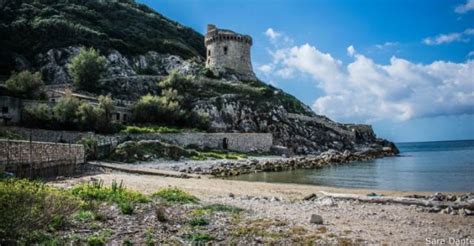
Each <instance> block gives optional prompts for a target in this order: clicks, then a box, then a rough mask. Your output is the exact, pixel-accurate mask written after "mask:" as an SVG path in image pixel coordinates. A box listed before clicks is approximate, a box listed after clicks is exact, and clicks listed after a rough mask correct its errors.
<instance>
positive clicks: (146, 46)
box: [0, 0, 205, 75]
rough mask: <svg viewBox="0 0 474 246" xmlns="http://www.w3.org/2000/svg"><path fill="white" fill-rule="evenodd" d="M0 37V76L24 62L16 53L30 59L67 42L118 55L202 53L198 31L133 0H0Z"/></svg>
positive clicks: (27, 59) (64, 45) (188, 54)
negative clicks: (19, 59)
mask: <svg viewBox="0 0 474 246" xmlns="http://www.w3.org/2000/svg"><path fill="white" fill-rule="evenodd" d="M0 37H1V39H0V75H8V74H9V73H10V71H11V70H12V69H14V68H16V67H18V65H20V67H21V66H22V65H23V66H27V65H28V64H18V63H21V62H22V61H18V59H16V58H17V57H18V55H20V57H24V58H25V59H24V60H26V61H31V60H32V59H33V58H34V56H35V55H37V54H38V53H43V52H47V51H48V50H50V49H54V48H63V47H68V46H93V47H95V48H98V49H100V50H102V51H107V50H110V49H114V50H118V51H119V52H121V53H122V54H124V55H136V54H144V53H146V52H148V51H156V52H158V53H163V54H173V55H178V56H181V57H183V58H191V57H196V56H198V57H199V56H203V55H204V54H205V48H204V43H203V42H204V37H203V36H202V35H201V34H199V33H198V32H196V31H194V30H192V29H191V28H187V27H184V26H182V25H181V24H179V23H177V22H175V21H172V20H170V19H167V18H166V17H164V16H162V15H161V14H159V13H157V12H156V11H154V10H152V9H150V8H149V7H147V6H146V5H143V4H138V3H135V1H133V0H110V1H109V0H108V1H103V0H87V1H85V0H57V1H51V0H14V1H0ZM33 65H34V64H33Z"/></svg>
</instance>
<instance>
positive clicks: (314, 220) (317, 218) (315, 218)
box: [309, 214, 323, 225]
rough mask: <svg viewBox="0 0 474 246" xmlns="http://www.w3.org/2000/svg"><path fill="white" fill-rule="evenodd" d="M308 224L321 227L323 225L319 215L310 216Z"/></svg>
mask: <svg viewBox="0 0 474 246" xmlns="http://www.w3.org/2000/svg"><path fill="white" fill-rule="evenodd" d="M309 223H311V224H317V225H322V224H323V217H321V215H317V214H312V215H311V219H310V220H309Z"/></svg>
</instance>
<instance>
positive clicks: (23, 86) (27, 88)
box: [5, 71, 45, 99]
mask: <svg viewBox="0 0 474 246" xmlns="http://www.w3.org/2000/svg"><path fill="white" fill-rule="evenodd" d="M43 86H44V83H43V79H42V77H41V73H39V72H36V73H32V72H30V71H22V72H20V73H15V72H14V73H13V74H12V75H11V76H10V78H9V79H8V80H7V81H6V82H5V87H7V89H8V90H9V91H11V92H13V93H14V94H15V95H16V96H19V97H23V98H28V99H38V98H44V97H45V95H44V92H43V90H42V89H43Z"/></svg>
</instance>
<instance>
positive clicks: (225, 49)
mask: <svg viewBox="0 0 474 246" xmlns="http://www.w3.org/2000/svg"><path fill="white" fill-rule="evenodd" d="M224 55H227V46H224Z"/></svg>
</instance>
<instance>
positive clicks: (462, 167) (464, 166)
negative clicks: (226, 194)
mask: <svg viewBox="0 0 474 246" xmlns="http://www.w3.org/2000/svg"><path fill="white" fill-rule="evenodd" d="M396 145H397V147H398V148H399V150H400V155H399V156H394V157H385V158H380V159H375V160H370V161H360V162H352V163H349V164H343V165H334V166H327V167H323V168H320V169H299V170H292V171H284V172H262V173H254V174H246V175H240V176H236V177H231V178H230V179H236V180H245V181H260V182H272V183H297V184H310V185H319V186H330V187H341V188H363V189H380V190H396V191H417V192H421V191H429V192H474V140H459V141H437V142H412V143H397V144H396Z"/></svg>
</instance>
